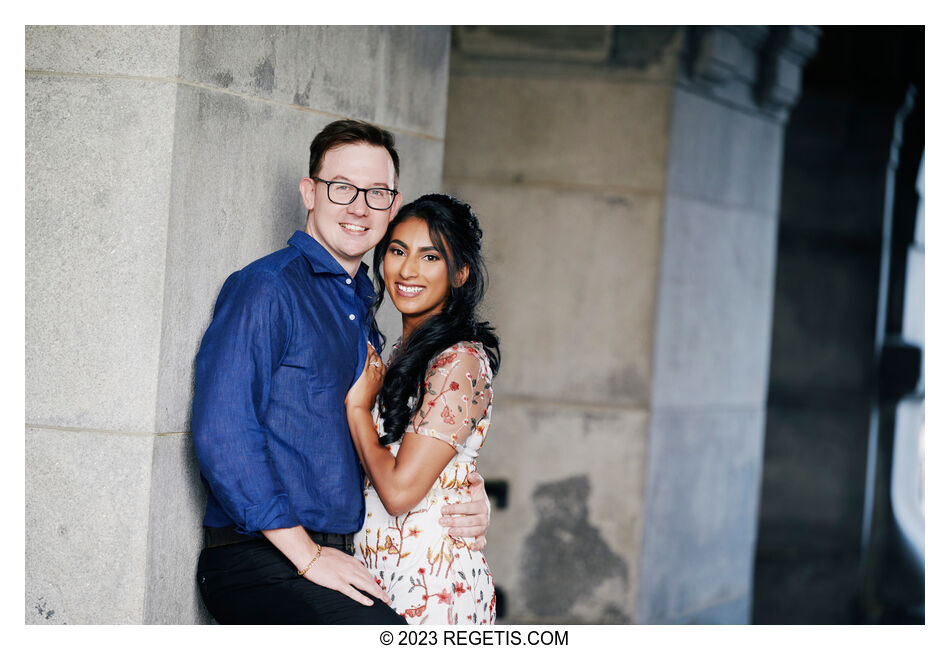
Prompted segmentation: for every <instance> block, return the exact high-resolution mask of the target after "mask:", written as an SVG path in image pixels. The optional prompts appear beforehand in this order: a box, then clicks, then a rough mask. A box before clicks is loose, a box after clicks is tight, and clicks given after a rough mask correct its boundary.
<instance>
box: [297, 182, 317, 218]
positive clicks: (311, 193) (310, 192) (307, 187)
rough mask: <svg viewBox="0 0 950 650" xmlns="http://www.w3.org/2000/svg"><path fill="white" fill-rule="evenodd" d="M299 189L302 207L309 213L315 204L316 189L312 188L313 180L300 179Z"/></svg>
mask: <svg viewBox="0 0 950 650" xmlns="http://www.w3.org/2000/svg"><path fill="white" fill-rule="evenodd" d="M299 187H300V198H302V199H303V207H305V208H306V209H307V212H310V211H311V210H313V206H314V205H315V204H316V201H315V199H316V188H315V187H314V182H313V179H310V178H301V179H300V185H299Z"/></svg>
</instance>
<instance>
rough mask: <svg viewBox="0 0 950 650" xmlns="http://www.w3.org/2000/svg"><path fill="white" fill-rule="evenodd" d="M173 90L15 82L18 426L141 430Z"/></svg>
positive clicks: (149, 391) (151, 385)
mask: <svg viewBox="0 0 950 650" xmlns="http://www.w3.org/2000/svg"><path fill="white" fill-rule="evenodd" d="M174 108H175V89H174V87H173V86H171V85H168V84H162V83H152V82H147V81H139V80H128V79H111V78H94V79H85V78H76V77H65V78H64V77H46V76H27V79H26V178H27V179H28V182H27V186H26V229H25V235H26V332H27V339H26V404H27V410H26V420H27V422H30V423H35V424H43V425H54V426H80V427H84V428H98V429H109V430H123V431H151V430H152V428H153V426H154V411H155V376H156V375H157V364H158V345H159V336H160V328H161V312H162V289H163V283H164V270H165V238H166V228H167V222H168V205H169V190H170V185H171V184H170V179H171V173H172V142H173V136H172V133H173V129H174Z"/></svg>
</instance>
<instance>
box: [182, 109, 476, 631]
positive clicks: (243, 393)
mask: <svg viewBox="0 0 950 650" xmlns="http://www.w3.org/2000/svg"><path fill="white" fill-rule="evenodd" d="M398 175H399V156H398V154H397V153H396V150H395V148H394V146H393V136H392V134H391V133H389V132H387V131H384V130H382V129H379V128H377V127H375V126H372V125H370V124H367V123H364V122H357V121H354V120H340V121H337V122H333V123H331V124H329V125H327V127H326V128H324V129H323V131H321V132H320V133H319V134H318V135H317V136H316V137H315V138H314V140H313V142H312V144H311V146H310V176H309V177H308V178H304V179H303V180H301V181H300V194H301V197H302V198H303V203H304V207H305V208H306V209H307V224H306V230H305V232H301V231H297V232H296V233H294V235H293V236H292V237H291V238H290V240H289V241H288V244H289V246H288V247H287V248H284V249H282V250H279V251H277V252H275V253H272V254H271V255H268V256H266V257H263V258H261V259H259V260H257V261H255V262H253V263H251V264H250V265H248V266H247V267H245V268H244V269H242V270H241V271H238V272H236V273H234V274H232V275H231V276H230V277H229V278H228V279H227V280H226V281H225V283H224V286H223V287H222V289H221V293H220V295H219V296H218V300H217V303H216V304H215V308H214V316H213V318H212V321H211V324H210V325H209V327H208V330H207V332H206V333H205V336H204V338H203V340H202V342H201V347H200V349H199V351H198V355H197V357H196V360H195V397H194V404H193V415H192V431H193V437H194V444H195V451H196V454H197V456H198V462H199V465H200V467H201V474H202V478H203V480H204V481H205V483H206V484H207V485H208V488H209V494H208V505H207V510H206V512H205V519H204V525H205V549H204V550H203V551H202V552H201V556H200V558H199V561H198V575H197V577H198V585H199V589H200V591H201V595H202V598H203V599H204V602H205V604H206V605H207V607H208V610H209V611H210V612H211V615H212V616H213V617H214V618H215V619H216V620H217V621H218V622H219V623H284V624H301V623H343V624H357V623H378V624H399V623H404V622H405V621H404V620H403V619H402V618H401V617H399V616H398V615H397V614H396V613H395V612H394V611H393V610H392V609H391V608H390V607H388V606H387V604H386V603H388V602H389V601H388V598H387V596H386V595H385V593H384V592H383V591H382V589H381V588H380V587H379V586H378V585H377V584H376V582H375V580H374V579H373V578H372V577H371V576H370V574H369V572H368V571H367V570H366V569H365V568H364V567H363V565H362V564H360V562H359V561H358V560H356V559H355V558H353V557H352V552H353V547H352V544H353V542H352V539H353V536H352V533H353V532H355V531H356V530H358V529H359V527H360V526H361V525H362V523H363V515H364V504H363V489H362V481H363V474H362V471H361V469H360V465H359V459H358V457H357V455H356V452H355V450H354V448H353V445H352V442H351V438H350V434H349V428H348V426H347V420H346V412H345V409H344V403H343V400H344V397H345V396H346V393H347V391H348V390H349V388H350V386H351V385H352V384H353V382H355V381H356V379H357V378H358V377H359V373H360V371H361V370H362V368H363V365H364V362H365V359H366V351H367V350H366V341H370V342H372V344H373V345H374V346H375V347H376V348H377V349H378V348H379V347H380V338H379V333H378V330H377V329H376V325H375V322H374V320H373V314H372V311H371V305H372V302H373V296H374V292H373V287H372V283H371V282H370V280H369V277H368V276H367V274H366V268H365V265H362V264H361V259H362V257H363V255H364V254H365V253H367V252H368V251H369V250H371V249H372V248H373V247H374V246H375V245H376V244H377V243H378V242H379V241H380V240H381V239H382V237H383V235H384V234H385V232H386V228H387V226H388V224H389V222H390V221H391V220H392V218H393V217H394V216H395V215H396V212H397V211H398V209H399V206H400V205H401V204H402V195H401V194H400V193H399V192H398V190H397V189H396V181H397V179H398ZM474 486H475V487H474V489H473V491H472V497H473V498H472V502H471V503H468V504H458V505H455V506H446V507H445V508H444V509H443V515H444V516H448V515H457V514H463V515H469V516H468V517H465V518H459V519H455V518H452V519H451V520H449V519H448V518H446V521H445V525H446V526H447V527H449V525H450V524H451V527H450V528H449V532H450V533H451V534H454V535H457V536H466V537H472V536H476V537H479V538H480V539H479V544H483V542H484V540H483V539H481V536H482V535H484V532H485V529H486V527H487V521H488V517H487V512H488V508H487V499H486V498H485V496H484V485H483V482H482V481H481V480H480V478H479V477H476V479H475V482H474Z"/></svg>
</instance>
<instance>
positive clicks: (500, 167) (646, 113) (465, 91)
mask: <svg viewBox="0 0 950 650" xmlns="http://www.w3.org/2000/svg"><path fill="white" fill-rule="evenodd" d="M671 103H672V93H671V90H670V86H668V85H665V84H656V83H630V82H627V83H620V82H616V81H612V80H609V79H603V78H597V77H596V76H594V77H592V78H581V79H578V78H571V77H566V76H553V77H536V76H531V75H526V74H514V73H512V74H488V73H485V74H481V75H479V74H475V73H467V74H460V75H458V76H454V75H453V79H452V82H451V83H450V85H449V113H448V118H447V124H446V131H447V133H450V134H451V137H449V138H447V140H446V158H445V160H446V164H445V176H446V179H447V180H448V181H451V182H455V181H456V179H476V178H477V179H481V180H492V181H503V182H511V183H534V182H546V183H547V182H552V183H563V184H568V185H588V186H594V187H601V188H605V190H606V191H608V192H611V191H616V188H625V189H629V190H636V191H643V192H656V193H659V192H662V191H663V189H664V187H665V177H666V157H667V144H668V141H669V129H670V107H671Z"/></svg>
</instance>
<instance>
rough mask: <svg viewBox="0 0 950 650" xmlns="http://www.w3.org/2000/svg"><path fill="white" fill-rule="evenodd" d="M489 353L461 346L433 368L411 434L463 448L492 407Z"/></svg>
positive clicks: (427, 374) (447, 354) (413, 421)
mask: <svg viewBox="0 0 950 650" xmlns="http://www.w3.org/2000/svg"><path fill="white" fill-rule="evenodd" d="M484 355H485V353H484V352H483V351H482V350H481V349H479V348H477V347H473V346H471V345H466V344H459V345H456V346H453V347H451V348H449V349H448V350H445V351H444V352H442V353H441V354H439V356H437V357H436V358H435V359H434V360H433V361H432V363H431V364H430V365H429V369H428V371H427V373H426V386H425V392H424V394H423V400H424V401H423V404H422V407H421V408H420V409H419V411H418V412H417V413H416V414H415V416H414V417H413V418H412V423H411V425H410V431H413V432H414V433H418V434H420V435H423V436H430V437H432V438H438V439H439V440H442V441H443V442H447V443H449V444H450V445H452V447H453V448H455V450H456V451H458V450H459V449H461V448H462V446H463V445H464V444H465V441H466V440H468V437H469V436H470V435H471V434H472V433H473V432H474V431H475V427H476V426H477V425H478V422H479V421H480V420H481V419H482V418H483V417H484V416H485V412H486V410H487V409H488V405H489V404H491V397H492V392H491V381H490V377H489V376H488V373H489V372H490V370H488V363H487V360H486V359H485V356H484Z"/></svg>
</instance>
